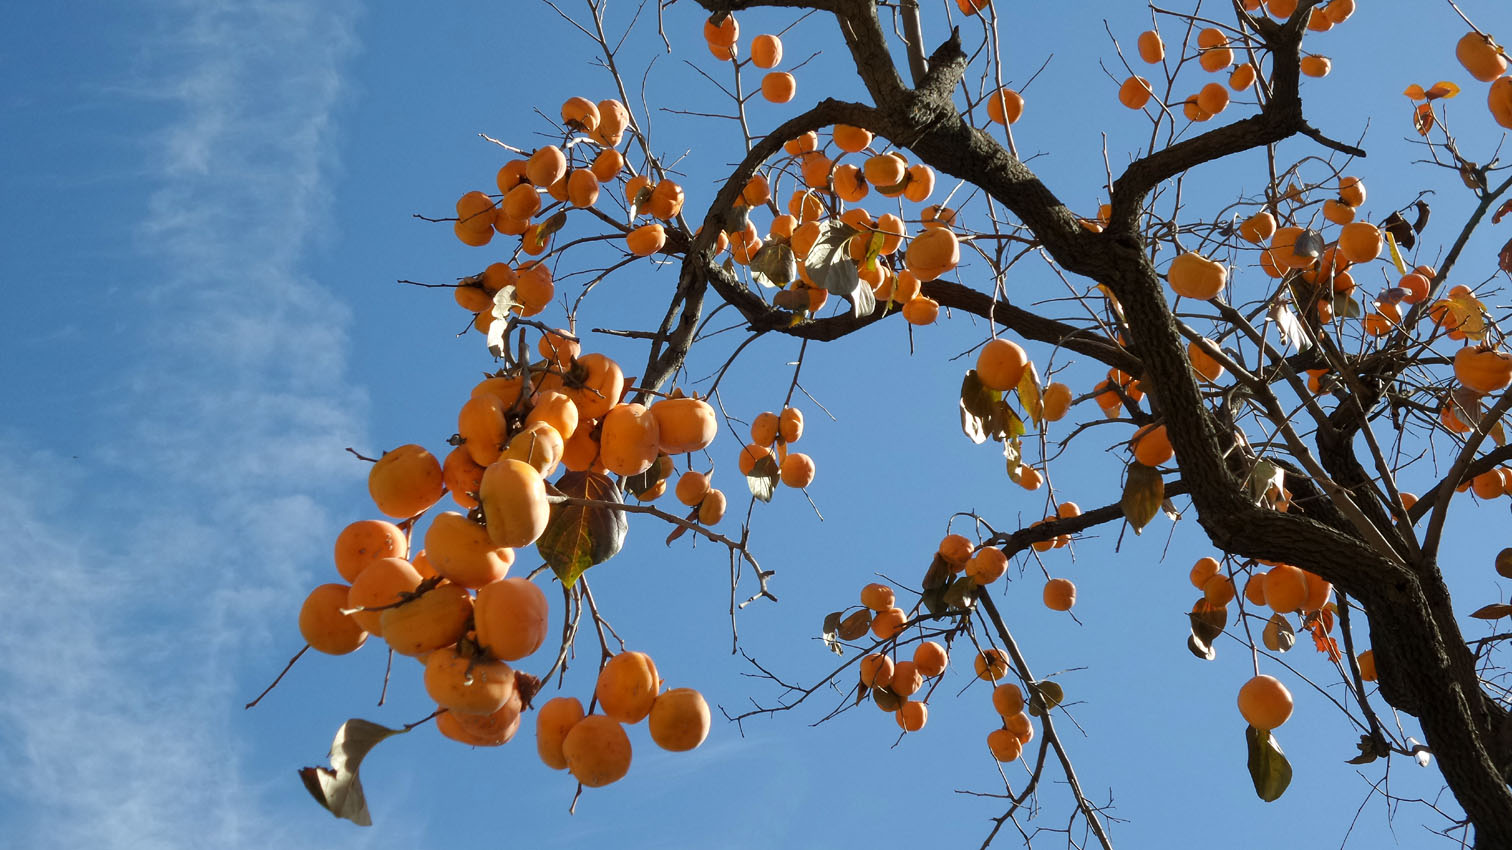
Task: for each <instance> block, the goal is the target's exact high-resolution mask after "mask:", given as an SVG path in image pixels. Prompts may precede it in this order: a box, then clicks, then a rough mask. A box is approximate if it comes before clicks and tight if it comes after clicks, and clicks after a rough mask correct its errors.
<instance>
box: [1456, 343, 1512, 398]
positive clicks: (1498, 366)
mask: <svg viewBox="0 0 1512 850" xmlns="http://www.w3.org/2000/svg"><path fill="white" fill-rule="evenodd" d="M1454 377H1455V379H1456V380H1458V381H1459V382H1460V383H1461V384H1464V385H1465V386H1466V387H1469V388H1470V389H1472V390H1475V391H1476V392H1478V393H1495V392H1500V391H1502V390H1504V389H1506V388H1507V386H1508V385H1509V384H1512V355H1508V354H1507V353H1506V352H1502V351H1498V350H1496V349H1494V348H1489V347H1485V348H1482V347H1475V346H1466V347H1464V348H1461V349H1460V350H1459V351H1457V352H1455V355H1454Z"/></svg>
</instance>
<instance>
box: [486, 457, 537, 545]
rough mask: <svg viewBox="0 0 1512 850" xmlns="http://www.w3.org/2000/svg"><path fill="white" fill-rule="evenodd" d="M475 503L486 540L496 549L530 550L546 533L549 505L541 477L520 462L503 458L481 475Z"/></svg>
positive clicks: (526, 464) (532, 468)
mask: <svg viewBox="0 0 1512 850" xmlns="http://www.w3.org/2000/svg"><path fill="white" fill-rule="evenodd" d="M478 500H479V501H480V502H482V505H483V516H484V519H485V522H486V524H487V526H488V536H489V537H490V538H492V539H493V541H494V543H495V544H497V545H499V546H508V547H510V548H513V549H518V548H520V547H522V546H529V545H530V544H532V543H534V542H535V541H536V538H538V537H540V536H541V533H542V532H544V531H545V530H546V523H547V521H548V520H549V519H550V518H551V517H550V510H551V505H550V503H548V502H547V501H546V482H545V481H544V480H543V479H542V478H541V473H540V472H538V471H536V469H535V468H534V467H532V466H531V465H530V464H528V463H525V462H523V461H519V460H514V459H513V458H504V459H501V460H499V461H497V462H496V463H492V464H490V465H489V466H488V468H487V469H485V470H484V471H483V481H482V483H481V484H480V485H479V489H478Z"/></svg>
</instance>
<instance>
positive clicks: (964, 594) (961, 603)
mask: <svg viewBox="0 0 1512 850" xmlns="http://www.w3.org/2000/svg"><path fill="white" fill-rule="evenodd" d="M976 589H977V583H976V580H975V579H973V578H972V577H971V576H961V577H960V578H958V579H956V580H955V581H953V582H951V583H950V586H949V587H947V588H946V589H945V604H946V605H948V606H949V607H951V608H959V609H963V610H964V609H967V608H970V607H971V606H972V605H974V604H976Z"/></svg>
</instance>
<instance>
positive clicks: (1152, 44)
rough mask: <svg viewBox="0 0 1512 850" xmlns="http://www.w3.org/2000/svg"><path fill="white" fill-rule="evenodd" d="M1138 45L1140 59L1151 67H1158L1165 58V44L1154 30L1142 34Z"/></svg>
mask: <svg viewBox="0 0 1512 850" xmlns="http://www.w3.org/2000/svg"><path fill="white" fill-rule="evenodd" d="M1136 44H1137V47H1138V49H1139V58H1140V59H1143V60H1144V61H1146V62H1148V63H1150V64H1151V65H1158V64H1160V61H1161V60H1162V59H1164V58H1165V42H1164V41H1162V40H1161V38H1160V34H1159V33H1157V32H1155V31H1154V30H1146V31H1144V32H1142V33H1140V34H1139V39H1138V41H1137V42H1136Z"/></svg>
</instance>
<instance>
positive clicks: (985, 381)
mask: <svg viewBox="0 0 1512 850" xmlns="http://www.w3.org/2000/svg"><path fill="white" fill-rule="evenodd" d="M1028 365H1029V355H1028V354H1027V353H1025V351H1024V349H1023V347H1022V346H1020V345H1019V344H1018V343H1016V342H1013V341H1012V340H1008V339H1003V338H1002V337H998V338H997V339H990V340H988V341H987V344H986V345H984V346H982V350H981V351H979V352H978V353H977V360H976V373H977V379H978V380H980V381H981V382H982V385H983V386H986V387H988V388H990V389H994V390H1003V391H1008V390H1013V389H1015V388H1017V387H1018V385H1019V379H1020V378H1022V377H1023V375H1024V369H1025V367H1027V366H1028Z"/></svg>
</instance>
